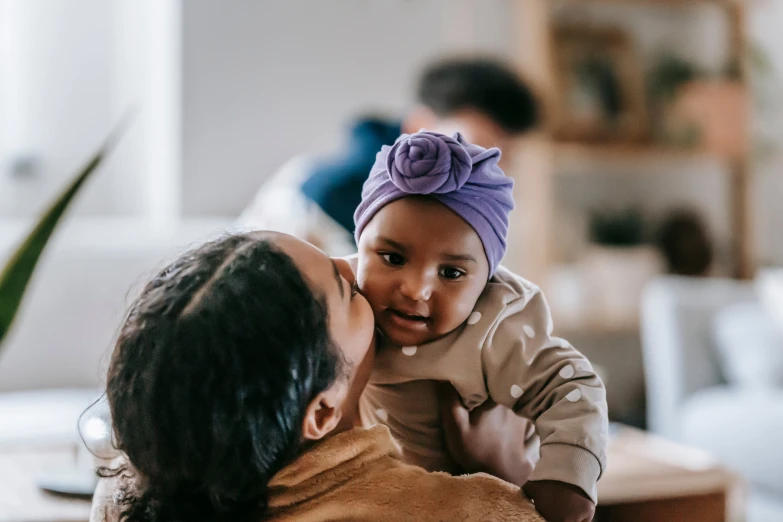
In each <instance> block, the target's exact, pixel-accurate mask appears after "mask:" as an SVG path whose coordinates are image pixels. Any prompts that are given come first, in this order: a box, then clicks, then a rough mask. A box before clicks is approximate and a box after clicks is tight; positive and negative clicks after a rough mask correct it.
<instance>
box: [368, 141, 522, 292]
mask: <svg viewBox="0 0 783 522" xmlns="http://www.w3.org/2000/svg"><path fill="white" fill-rule="evenodd" d="M499 159H500V150H499V149H497V148H495V147H493V148H491V149H485V148H484V147H479V146H478V145H473V144H471V143H468V142H466V141H465V140H464V139H463V138H462V136H460V134H459V133H455V134H454V136H453V137H451V136H447V135H445V134H440V133H438V132H428V131H421V132H417V133H416V134H410V135H408V134H403V135H402V136H400V137H399V138H398V139H397V141H396V142H394V145H393V146H391V147H389V146H388V145H384V146H383V147H382V148H381V151H380V152H379V153H378V155H377V156H376V157H375V165H373V167H372V170H371V171H370V177H369V178H367V181H365V182H364V187H363V188H362V202H361V203H360V204H359V207H358V208H357V209H356V213H354V216H353V220H354V223H355V225H356V231H355V232H354V234H355V237H356V243H357V244H358V243H359V237H360V236H361V235H362V231H363V230H364V227H365V226H367V223H369V222H370V220H371V219H372V218H373V216H374V215H375V214H376V213H377V212H378V211H379V210H380V209H381V208H383V207H384V206H385V205H388V204H389V203H391V202H392V201H395V200H397V199H400V198H403V197H405V196H410V195H414V194H423V195H428V196H431V197H432V198H434V199H436V200H437V201H439V202H440V203H442V204H444V205H446V206H447V207H448V208H449V209H451V210H452V211H453V212H455V213H456V214H457V215H459V216H460V217H461V218H462V219H464V220H465V221H467V222H468V224H469V225H470V226H471V227H473V229H474V230H475V231H476V233H477V234H478V235H479V238H481V242H482V243H483V245H484V253H485V254H486V255H487V261H488V262H489V275H490V277H491V276H492V274H494V273H495V269H496V268H497V266H498V263H500V260H501V258H502V257H503V254H505V253H506V236H507V235H508V213H509V212H510V211H511V210H512V209H513V208H514V199H513V198H512V195H511V189H512V188H513V186H514V181H513V180H512V179H511V178H509V177H507V176H506V175H505V174H504V173H503V171H502V170H501V169H500V167H498V160H499Z"/></svg>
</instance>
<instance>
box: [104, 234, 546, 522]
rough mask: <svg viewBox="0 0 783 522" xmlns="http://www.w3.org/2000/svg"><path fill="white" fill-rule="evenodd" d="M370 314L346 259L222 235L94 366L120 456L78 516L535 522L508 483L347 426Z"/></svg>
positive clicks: (147, 300)
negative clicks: (435, 462) (452, 467)
mask: <svg viewBox="0 0 783 522" xmlns="http://www.w3.org/2000/svg"><path fill="white" fill-rule="evenodd" d="M373 329H374V324H373V319H372V312H371V310H370V307H369V305H368V304H367V302H366V301H365V299H364V298H363V297H362V296H361V295H360V294H358V293H357V292H356V289H355V286H354V284H353V275H352V273H351V270H350V267H349V266H348V265H347V263H345V262H344V261H339V260H338V261H333V260H331V259H330V258H328V257H327V256H325V255H324V254H323V253H322V252H321V251H319V250H317V249H316V248H314V247H312V246H310V245H309V244H307V243H304V242H302V241H300V240H297V239H295V238H293V237H291V236H287V235H283V234H274V233H255V234H247V235H235V236H230V237H227V238H225V239H222V240H219V241H215V242H213V243H209V244H207V245H205V246H203V247H201V248H198V249H196V250H195V251H193V252H190V253H188V254H185V255H184V256H182V257H181V258H180V259H179V260H178V261H176V262H174V263H173V264H172V265H170V266H169V267H167V268H166V269H164V270H163V271H162V272H161V273H160V274H158V276H156V277H155V278H154V279H153V280H152V281H151V282H150V283H149V284H148V285H147V287H146V288H145V290H144V291H143V292H142V295H141V296H140V297H139V298H138V300H137V301H136V303H135V304H134V305H133V306H132V308H131V311H130V313H129V315H128V318H127V320H126V322H125V325H124V326H123V328H122V330H121V332H120V335H119V338H118V341H117V345H116V347H115V350H114V354H113V356H112V361H111V365H110V368H109V375H108V384H107V397H108V401H109V405H110V408H111V412H112V417H113V419H114V429H115V435H116V439H117V444H118V447H119V449H120V450H122V451H123V452H124V454H125V455H126V456H127V461H126V462H125V463H124V464H123V463H120V464H119V465H118V466H115V467H114V468H113V469H106V470H103V472H102V474H103V475H104V476H105V477H106V478H105V479H104V480H103V481H102V483H101V485H100V486H99V491H98V492H97V493H96V499H95V506H94V509H93V520H118V519H127V520H139V521H158V520H160V521H163V520H166V521H178V520H183V521H184V520H237V521H241V520H253V521H260V520H273V521H282V520H310V521H321V520H381V519H383V520H386V521H389V520H424V521H427V520H475V519H482V520H541V519H540V518H539V517H538V515H536V514H535V509H534V507H533V506H532V504H530V502H529V501H528V500H527V499H525V498H524V497H523V496H522V494H521V493H520V491H519V488H518V487H516V486H512V485H510V484H507V483H505V482H502V481H500V480H498V479H495V478H493V477H489V476H487V475H471V476H465V477H451V476H449V475H445V474H438V473H427V472H425V471H424V470H422V469H420V468H416V467H413V466H408V465H406V464H403V463H402V462H401V461H400V460H398V459H399V449H398V447H397V446H396V444H395V443H394V442H393V440H392V439H391V436H390V434H389V432H388V430H387V429H386V428H385V427H383V426H376V427H374V428H371V429H361V428H354V424H355V423H356V420H357V419H356V417H357V415H356V413H357V403H358V398H359V396H360V395H361V392H362V390H363V388H364V386H365V385H366V383H367V379H368V377H369V371H370V368H371V366H372V362H373V355H374V346H373Z"/></svg>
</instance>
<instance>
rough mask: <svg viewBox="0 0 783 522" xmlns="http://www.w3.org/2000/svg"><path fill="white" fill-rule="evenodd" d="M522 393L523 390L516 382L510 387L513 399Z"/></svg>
mask: <svg viewBox="0 0 783 522" xmlns="http://www.w3.org/2000/svg"><path fill="white" fill-rule="evenodd" d="M524 393H525V391H524V390H523V389H522V388H520V387H519V386H517V385H516V384H515V385H513V386H512V387H511V396H512V397H514V398H515V399H519V398H520V397H522V394H524Z"/></svg>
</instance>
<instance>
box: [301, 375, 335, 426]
mask: <svg viewBox="0 0 783 522" xmlns="http://www.w3.org/2000/svg"><path fill="white" fill-rule="evenodd" d="M345 395H346V386H345V385H344V384H342V383H335V384H334V385H333V386H332V387H331V388H329V389H328V390H326V391H323V392H321V393H319V394H318V395H317V396H316V397H315V399H313V400H312V402H310V404H309V405H308V406H307V411H306V412H305V418H304V421H303V422H302V436H303V437H304V438H305V439H307V440H321V439H323V438H324V437H325V436H327V435H328V434H329V433H331V432H332V431H334V429H335V428H336V427H337V425H338V424H339V423H340V419H342V417H343V412H342V403H343V401H344V400H345Z"/></svg>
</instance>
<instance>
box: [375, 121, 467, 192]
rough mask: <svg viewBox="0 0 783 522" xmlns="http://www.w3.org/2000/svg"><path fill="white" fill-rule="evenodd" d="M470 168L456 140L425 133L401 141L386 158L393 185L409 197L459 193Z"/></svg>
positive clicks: (461, 147) (463, 150) (412, 135)
mask: <svg viewBox="0 0 783 522" xmlns="http://www.w3.org/2000/svg"><path fill="white" fill-rule="evenodd" d="M472 166H473V160H472V159H471V156H470V154H469V153H468V151H467V150H466V149H465V147H464V146H463V145H462V144H461V143H460V142H459V141H457V139H456V137H454V138H452V137H450V136H446V135H445V134H439V133H435V132H427V131H422V132H417V133H416V134H411V135H409V136H404V137H401V138H400V139H399V140H398V141H397V142H396V143H395V144H394V146H393V147H392V149H391V151H390V152H389V155H388V157H387V158H386V167H387V169H388V172H389V177H390V178H391V181H392V183H394V185H395V186H396V187H397V188H398V189H400V190H401V191H403V192H406V193H408V194H447V193H449V192H453V191H455V190H459V189H460V188H461V187H462V185H464V184H465V182H466V181H467V180H468V178H469V177H470V173H471V169H472Z"/></svg>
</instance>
